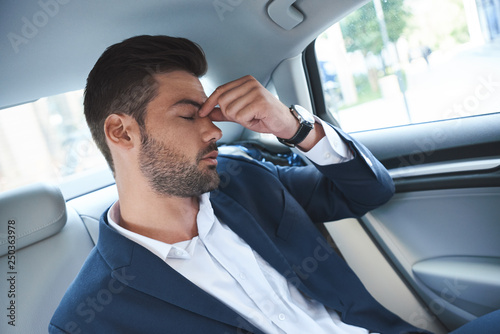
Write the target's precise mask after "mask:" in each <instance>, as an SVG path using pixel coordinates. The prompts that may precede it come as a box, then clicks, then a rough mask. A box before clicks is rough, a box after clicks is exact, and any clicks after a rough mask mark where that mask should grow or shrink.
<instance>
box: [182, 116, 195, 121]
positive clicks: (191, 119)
mask: <svg viewBox="0 0 500 334" xmlns="http://www.w3.org/2000/svg"><path fill="white" fill-rule="evenodd" d="M179 117H180V118H183V119H187V120H188V121H194V117H192V116H179Z"/></svg>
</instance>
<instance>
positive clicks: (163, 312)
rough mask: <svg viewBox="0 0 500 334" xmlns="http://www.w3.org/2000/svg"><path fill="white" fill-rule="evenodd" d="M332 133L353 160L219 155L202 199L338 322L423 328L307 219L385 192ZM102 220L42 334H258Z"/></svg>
mask: <svg viewBox="0 0 500 334" xmlns="http://www.w3.org/2000/svg"><path fill="white" fill-rule="evenodd" d="M340 133H341V132H340ZM341 135H342V136H343V137H344V140H346V142H348V143H349V146H350V148H351V150H352V151H353V152H354V155H355V158H354V159H353V160H351V161H349V162H345V163H341V164H336V165H331V166H323V167H322V166H307V167H294V168H290V167H277V166H274V165H272V164H269V163H261V162H257V161H251V160H248V159H246V158H243V157H234V156H220V157H219V165H218V172H219V175H220V177H221V183H220V186H219V188H218V189H217V190H215V191H213V192H212V193H211V197H210V198H211V203H212V206H213V208H214V211H215V214H216V216H217V217H218V218H219V219H220V220H221V221H222V222H224V223H225V224H227V225H228V226H229V227H230V228H231V229H232V230H233V231H234V232H235V233H237V234H238V235H239V236H240V237H241V238H243V239H244V240H245V241H246V242H247V243H248V244H249V245H250V246H251V247H252V248H253V249H254V250H255V251H257V252H258V253H259V254H260V255H261V256H262V257H263V258H264V259H265V260H266V261H267V262H269V264H271V265H272V266H273V267H274V268H275V269H276V270H277V271H278V272H280V273H281V274H282V275H283V276H284V277H285V278H286V279H287V280H289V282H291V283H292V284H294V285H295V286H296V287H297V288H298V289H299V290H300V291H302V292H303V293H304V294H306V295H307V296H309V297H311V298H314V299H316V300H318V301H320V302H321V303H323V304H324V305H325V306H327V307H329V308H331V309H334V310H336V311H338V312H339V314H340V315H341V318H342V320H343V321H344V322H345V323H348V324H352V325H356V326H360V327H363V328H367V329H369V330H370V331H374V332H380V333H394V334H396V333H398V334H399V333H411V332H424V331H421V330H419V329H417V328H415V327H413V326H411V325H409V324H407V323H406V322H404V321H403V320H401V319H400V318H399V317H397V316H396V315H394V314H392V313H391V312H389V311H388V310H386V309H385V308H383V307H382V306H381V305H380V304H379V303H378V302H377V301H375V299H373V298H372V297H371V295H370V294H369V293H368V292H367V290H366V289H365V288H364V286H363V285H362V283H361V282H360V280H359V279H358V278H357V277H356V275H355V274H354V272H353V271H352V270H351V269H350V268H349V267H348V266H347V264H346V263H345V262H344V261H343V260H342V259H341V258H340V257H339V256H337V254H336V253H335V252H334V251H333V250H332V249H331V248H330V246H329V245H328V243H327V242H326V240H325V239H324V237H323V236H322V235H321V233H320V232H319V231H318V229H317V228H316V226H315V225H314V223H321V222H325V221H331V220H336V219H341V218H346V217H359V216H361V215H363V214H364V213H366V212H367V211H369V210H371V209H373V208H376V207H378V206H380V205H381V204H383V203H385V202H387V201H388V200H389V199H390V197H391V196H392V195H393V192H394V186H393V183H392V180H391V178H390V176H389V174H388V173H387V171H386V170H385V168H384V167H383V166H382V165H381V164H380V163H379V162H378V161H377V160H376V159H375V158H374V157H373V156H372V155H371V153H370V152H369V151H368V150H367V149H365V148H364V147H363V146H362V145H360V144H359V143H356V142H354V141H353V140H352V139H351V138H350V137H349V136H347V135H346V134H343V133H341ZM106 217H107V212H105V213H104V214H103V216H102V218H101V221H100V228H99V229H100V230H99V233H100V234H99V240H98V243H97V245H96V247H95V248H94V249H93V251H92V252H91V254H90V255H89V257H88V259H87V261H86V262H85V264H84V266H83V267H82V269H81V272H80V273H79V275H78V276H77V277H76V279H75V280H74V282H73V283H72V284H71V286H70V287H69V289H68V291H67V292H66V294H65V296H64V298H63V299H62V301H61V303H60V305H59V307H58V309H57V310H56V312H55V314H54V316H53V318H52V320H51V323H50V325H49V331H50V332H51V333H217V334H220V333H247V332H250V333H262V331H260V330H259V329H257V328H255V327H254V326H253V325H252V324H250V323H249V322H248V321H246V320H245V319H244V318H243V317H241V316H240V315H238V314H237V313H235V312H234V311H233V310H231V309H230V308H229V307H227V306H226V305H225V304H224V303H222V302H220V301H219V300H218V299H216V298H214V297H213V296H211V295H210V294H208V293H206V292H204V291H203V290H201V289H200V288H198V287H197V286H196V285H194V284H193V283H191V282H190V281H189V280H187V279H185V278H184V277H183V276H182V275H180V274H179V273H177V272H176V271H175V270H173V269H172V268H171V267H169V266H168V265H167V264H165V262H163V261H162V260H161V259H160V258H158V257H157V256H156V255H154V254H152V253H151V252H149V251H148V250H147V249H145V248H143V247H142V246H140V245H138V244H136V243H134V242H132V241H130V240H129V239H127V238H125V237H123V236H121V235H120V234H119V233H117V232H115V231H114V230H113V229H111V228H110V227H109V225H108V223H107V221H106V220H107V219H106ZM235 261H237V259H235Z"/></svg>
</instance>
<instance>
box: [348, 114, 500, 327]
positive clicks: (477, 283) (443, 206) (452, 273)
mask: <svg viewBox="0 0 500 334" xmlns="http://www.w3.org/2000/svg"><path fill="white" fill-rule="evenodd" d="M498 129H500V114H492V115H484V116H475V117H469V118H464V119H460V120H447V121H440V122H434V123H426V124H418V125H408V126H402V127H396V128H389V129H378V130H373V131H364V132H362V133H353V134H352V135H353V136H354V137H356V138H357V139H358V140H360V141H361V142H363V143H364V144H365V145H366V146H368V148H370V149H371V151H372V152H373V153H374V154H375V155H376V156H377V157H378V158H379V159H380V160H381V161H382V163H383V164H385V165H386V167H388V169H389V171H390V173H391V175H392V177H393V179H394V181H395V184H396V195H395V196H394V198H393V199H392V200H391V201H390V202H389V203H387V204H386V205H384V206H382V207H380V208H378V209H376V210H374V211H372V212H370V213H368V214H367V215H365V216H364V217H363V218H362V223H363V225H364V227H365V229H366V230H367V231H368V233H369V234H370V235H371V236H372V238H373V240H374V241H375V242H376V244H377V245H378V247H379V249H380V250H381V251H382V252H383V253H384V254H385V255H386V258H387V259H388V260H389V262H391V263H392V264H393V266H394V267H395V268H396V269H397V271H398V272H399V273H400V274H401V276H402V277H403V278H404V280H406V282H407V283H408V284H409V286H410V287H411V288H412V289H413V290H414V291H415V292H416V293H417V295H418V296H419V297H420V298H421V299H422V300H423V301H424V302H425V304H426V305H427V307H428V309H429V310H430V311H431V312H432V313H433V314H434V315H435V316H436V317H437V318H438V319H439V320H440V321H441V322H442V323H443V324H444V325H445V326H446V327H447V328H448V329H449V330H452V329H454V328H457V327H459V326H460V325H462V324H464V323H466V322H468V321H470V320H472V319H474V318H476V317H478V316H481V315H483V314H486V313H489V312H491V311H493V310H496V309H500V159H499V158H500V131H498ZM437 133H439V136H438V135H436V134H437Z"/></svg>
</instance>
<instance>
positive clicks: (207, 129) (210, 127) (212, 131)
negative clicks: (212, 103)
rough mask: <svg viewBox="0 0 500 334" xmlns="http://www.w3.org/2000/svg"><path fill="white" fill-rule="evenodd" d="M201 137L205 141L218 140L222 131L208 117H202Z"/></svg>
mask: <svg viewBox="0 0 500 334" xmlns="http://www.w3.org/2000/svg"><path fill="white" fill-rule="evenodd" d="M202 121H203V132H202V139H203V141H205V142H210V141H218V140H219V139H221V138H222V131H221V129H219V128H218V127H217V126H216V125H215V124H214V123H213V122H212V121H211V120H210V118H208V117H203V118H202Z"/></svg>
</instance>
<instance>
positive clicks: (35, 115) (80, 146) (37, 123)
mask: <svg viewBox="0 0 500 334" xmlns="http://www.w3.org/2000/svg"><path fill="white" fill-rule="evenodd" d="M104 166H106V162H105V160H104V158H103V157H102V155H101V153H100V152H99V150H98V149H97V147H96V145H95V144H94V142H93V141H92V137H91V135H90V131H89V130H88V127H87V124H86V122H85V117H84V115H83V90H79V91H74V92H69V93H66V94H60V95H56V96H51V97H46V98H42V99H39V100H37V101H35V102H31V103H26V104H22V105H19V106H15V107H11V108H6V109H2V110H0V191H3V190H7V189H12V188H16V187H19V186H22V185H25V184H29V183H33V182H38V181H42V180H43V181H48V182H53V183H60V182H63V181H65V180H66V179H67V178H68V177H70V176H72V175H76V174H78V173H82V172H86V171H89V170H91V169H95V168H101V169H102V167H104Z"/></svg>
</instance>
